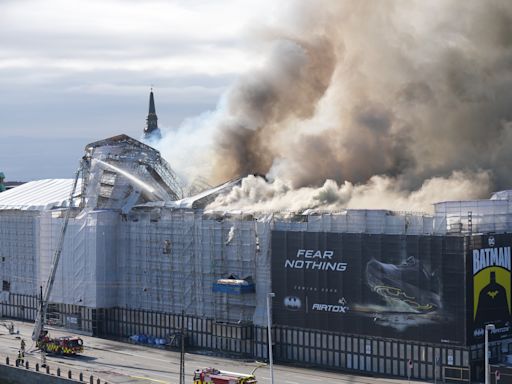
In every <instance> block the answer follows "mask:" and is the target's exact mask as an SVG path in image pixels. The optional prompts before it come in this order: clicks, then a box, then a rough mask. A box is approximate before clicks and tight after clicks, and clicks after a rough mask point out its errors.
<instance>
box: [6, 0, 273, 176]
mask: <svg viewBox="0 0 512 384" xmlns="http://www.w3.org/2000/svg"><path fill="white" fill-rule="evenodd" d="M272 14H273V11H272V7H271V2H265V1H252V0H223V1H216V2H211V1H200V0H192V1H190V0H188V1H179V0H174V1H172V0H170V1H167V0H166V1H160V0H145V1H132V0H2V1H1V2H0V90H1V91H0V133H1V136H0V137H1V140H0V170H1V171H3V172H5V174H6V179H7V180H31V179H41V178H67V177H72V176H73V172H74V170H75V168H76V166H77V164H78V161H79V159H80V157H81V155H82V151H83V148H84V146H85V145H86V144H87V143H89V142H92V141H95V140H99V139H103V138H106V137H109V136H113V135H116V134H120V133H125V134H128V135H130V136H132V137H135V138H140V135H141V133H142V129H143V127H144V123H145V116H146V114H147V108H148V96H149V89H150V86H151V85H153V86H154V88H155V97H156V107H157V114H158V117H159V123H160V126H161V127H162V128H163V129H164V130H172V129H177V127H179V126H180V124H181V123H182V121H183V120H184V119H185V118H187V117H193V116H196V115H199V114H201V113H204V112H206V111H209V110H213V109H215V107H216V105H217V103H218V101H219V98H220V97H221V95H222V94H223V92H225V91H226V89H227V88H228V87H229V85H230V84H232V83H233V82H234V80H235V79H236V78H237V77H238V76H239V75H240V74H241V73H244V72H246V71H247V70H249V69H250V68H251V67H252V66H253V65H254V63H255V62H257V61H258V53H257V51H258V49H257V47H255V46H253V45H251V43H250V41H251V35H254V34H256V33H257V30H258V27H259V26H261V25H263V24H265V23H267V22H269V21H270V19H271V15H272Z"/></svg>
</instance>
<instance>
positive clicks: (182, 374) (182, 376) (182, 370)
mask: <svg viewBox="0 0 512 384" xmlns="http://www.w3.org/2000/svg"><path fill="white" fill-rule="evenodd" d="M180 344H181V353H180V384H185V311H184V310H182V311H181V343H180Z"/></svg>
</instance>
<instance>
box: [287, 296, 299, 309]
mask: <svg viewBox="0 0 512 384" xmlns="http://www.w3.org/2000/svg"><path fill="white" fill-rule="evenodd" d="M283 303H284V306H285V307H286V309H288V310H290V311H298V310H299V309H300V308H301V307H302V303H301V301H300V299H299V298H298V297H297V296H286V297H285V298H284V301H283Z"/></svg>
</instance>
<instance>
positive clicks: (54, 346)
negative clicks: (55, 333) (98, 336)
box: [36, 331, 84, 356]
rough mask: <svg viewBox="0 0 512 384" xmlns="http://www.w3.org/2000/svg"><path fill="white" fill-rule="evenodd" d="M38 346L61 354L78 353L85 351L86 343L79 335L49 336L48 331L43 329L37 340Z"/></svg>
mask: <svg viewBox="0 0 512 384" xmlns="http://www.w3.org/2000/svg"><path fill="white" fill-rule="evenodd" d="M36 346H37V348H39V349H41V350H43V351H45V352H49V353H56V354H59V355H68V356H69V355H76V354H77V353H82V352H83V351H84V343H83V341H82V339H81V338H79V337H56V338H51V337H48V332H47V331H43V334H42V335H41V337H40V338H39V339H38V340H37V341H36Z"/></svg>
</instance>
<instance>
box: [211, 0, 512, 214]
mask: <svg viewBox="0 0 512 384" xmlns="http://www.w3.org/2000/svg"><path fill="white" fill-rule="evenodd" d="M259 38H260V39H261V40H262V41H263V42H264V44H262V45H261V46H264V47H268V48H267V49H268V55H267V60H266V62H265V63H264V64H263V65H262V66H261V67H260V68H259V69H257V70H255V71H254V72H252V73H247V74H245V75H244V76H242V77H241V78H240V79H239V80H238V82H237V83H236V84H234V85H233V86H232V87H231V89H230V90H229V91H228V93H227V94H226V95H225V97H224V99H223V101H222V103H221V104H222V106H221V108H219V110H218V111H217V112H216V113H215V119H212V123H213V124H212V125H211V126H210V127H209V128H208V130H209V132H213V133H211V134H210V135H209V137H211V138H212V140H211V147H210V148H209V151H208V154H209V156H212V157H213V161H211V160H210V161H209V162H208V163H209V164H211V168H210V169H208V173H209V175H210V181H211V182H212V183H218V182H222V181H224V180H226V179H230V178H233V177H236V176H239V175H244V174H248V173H259V174H265V175H268V177H269V178H270V179H271V180H274V181H273V182H270V183H266V182H264V181H263V180H262V179H256V178H248V179H246V180H245V181H244V183H243V184H242V186H241V187H240V188H239V189H237V190H236V191H233V192H232V193H231V194H230V195H228V196H224V197H222V198H220V199H219V200H218V201H217V202H215V204H214V205H215V206H222V205H226V204H229V205H231V206H235V205H237V204H242V203H244V204H254V206H258V207H260V208H261V209H270V208H272V209H285V210H289V209H291V208H292V207H294V206H295V205H298V206H299V208H301V209H302V208H311V207H320V206H321V207H325V208H332V209H336V208H342V207H349V208H351V207H357V208H363V207H364V208H377V207H378V208H390V209H400V210H410V209H425V208H428V205H429V204H431V203H432V202H435V201H439V200H450V199H470V198H486V197H488V194H489V193H490V192H491V191H493V190H499V189H506V188H510V185H511V184H512V183H511V182H512V173H511V172H510V171H509V164H510V163H511V161H510V160H512V152H511V151H510V150H509V148H510V147H511V145H512V108H511V107H512V3H511V2H503V1H492V0H491V1H486V2H482V1H477V0H469V1H458V0H453V1H445V0H443V1H441V0H438V1H422V0H411V1H400V0H396V1H385V2H384V1H364V0H363V1H360V0H357V1H355V0H354V1H330V0H319V1H315V2H310V1H306V0H304V1H293V2H290V3H287V7H286V9H285V12H283V15H282V17H281V18H279V25H270V26H268V28H267V29H263V30H261V33H260V34H259ZM251 188H252V192H251V191H249V189H251Z"/></svg>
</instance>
